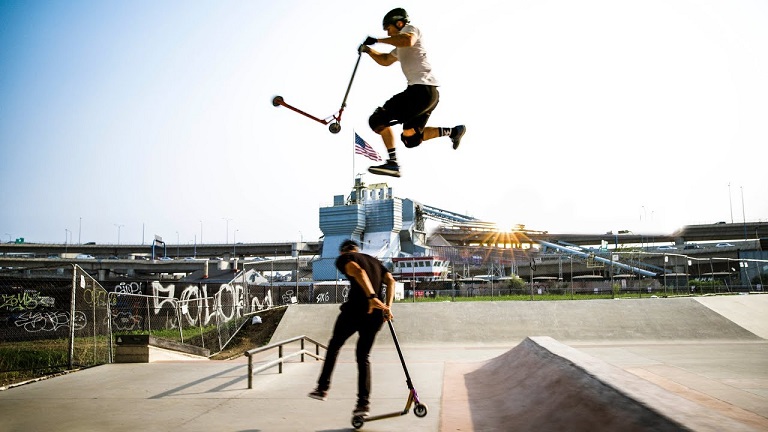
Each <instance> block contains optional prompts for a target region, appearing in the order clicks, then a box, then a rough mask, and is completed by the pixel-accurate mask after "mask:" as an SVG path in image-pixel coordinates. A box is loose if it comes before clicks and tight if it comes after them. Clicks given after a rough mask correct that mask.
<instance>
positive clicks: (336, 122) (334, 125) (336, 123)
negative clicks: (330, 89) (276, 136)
mask: <svg viewBox="0 0 768 432" xmlns="http://www.w3.org/2000/svg"><path fill="white" fill-rule="evenodd" d="M361 47H362V45H361ZM361 49H362V48H358V50H357V62H356V63H355V69H354V70H353V71H352V78H350V79H349V85H347V92H346V93H344V100H343V101H341V108H339V111H338V112H337V113H336V114H333V115H330V116H328V117H326V118H324V119H321V118H317V117H315V116H313V115H311V114H307V113H306V112H304V111H302V110H300V109H298V108H296V107H294V106H291V105H288V104H287V103H285V101H284V100H283V97H282V96H275V97H274V98H273V99H272V105H274V106H280V105H282V106H284V107H286V108H288V109H289V110H292V111H295V112H297V113H299V114H301V115H303V116H306V117H309V118H311V119H312V120H314V121H316V122H318V123H322V124H324V125H327V124H328V123H330V124H331V125H330V126H328V130H330V131H331V133H335V134H336V133H339V131H341V114H342V113H343V112H344V107H346V106H347V96H349V89H351V88H352V81H353V80H354V79H355V74H356V73H357V66H358V65H359V64H360V56H361V54H362V51H361Z"/></svg>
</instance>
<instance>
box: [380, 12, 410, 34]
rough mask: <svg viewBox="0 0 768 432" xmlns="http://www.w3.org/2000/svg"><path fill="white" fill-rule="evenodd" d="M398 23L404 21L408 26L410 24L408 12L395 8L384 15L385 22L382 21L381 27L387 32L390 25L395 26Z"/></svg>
mask: <svg viewBox="0 0 768 432" xmlns="http://www.w3.org/2000/svg"><path fill="white" fill-rule="evenodd" d="M398 21H403V22H404V23H406V24H408V23H409V22H410V21H409V20H408V12H406V11H405V9H403V8H394V9H392V10H391V11H389V12H387V14H386V15H384V20H382V24H381V25H382V26H383V27H384V29H385V30H386V29H387V26H388V25H390V24H395V23H396V22H398Z"/></svg>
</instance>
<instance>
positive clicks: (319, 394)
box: [307, 389, 328, 401]
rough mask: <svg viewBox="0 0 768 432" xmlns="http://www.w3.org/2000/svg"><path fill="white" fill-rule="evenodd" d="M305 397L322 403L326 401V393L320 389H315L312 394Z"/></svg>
mask: <svg viewBox="0 0 768 432" xmlns="http://www.w3.org/2000/svg"><path fill="white" fill-rule="evenodd" d="M307 396H309V397H311V398H312V399H317V400H321V401H324V400H326V399H328V392H327V391H322V390H320V389H317V390H315V391H313V392H312V393H310V394H308V395H307Z"/></svg>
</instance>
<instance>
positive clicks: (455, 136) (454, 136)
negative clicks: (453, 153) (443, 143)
mask: <svg viewBox="0 0 768 432" xmlns="http://www.w3.org/2000/svg"><path fill="white" fill-rule="evenodd" d="M466 131H467V128H466V127H465V126H464V125H458V126H455V127H454V128H453V130H452V131H451V135H450V137H451V141H453V149H454V150H456V149H457V148H459V144H461V137H463V136H464V132H466Z"/></svg>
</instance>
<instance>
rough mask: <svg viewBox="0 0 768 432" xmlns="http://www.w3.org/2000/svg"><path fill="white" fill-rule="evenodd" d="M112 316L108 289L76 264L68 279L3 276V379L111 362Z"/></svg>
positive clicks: (0, 332)
mask: <svg viewBox="0 0 768 432" xmlns="http://www.w3.org/2000/svg"><path fill="white" fill-rule="evenodd" d="M64 272H65V270H62V273H64ZM62 276H63V274H62ZM108 317H109V308H108V297H107V292H106V290H105V289H104V288H103V287H102V286H101V285H100V284H99V283H98V282H97V281H96V280H94V279H93V278H92V277H91V276H90V275H88V273H86V272H85V271H83V269H81V268H80V267H78V266H77V265H73V266H72V267H71V278H67V279H61V278H58V279H51V280H45V279H26V278H23V277H16V278H0V377H2V381H3V385H5V384H7V383H9V382H17V381H19V380H20V379H23V378H34V377H36V376H40V375H45V374H49V373H52V372H57V371H64V370H67V369H75V368H79V367H87V366H94V365H98V364H103V363H108V362H110V361H111V359H112V357H111V342H110V337H109V335H110V320H109V318H108Z"/></svg>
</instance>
